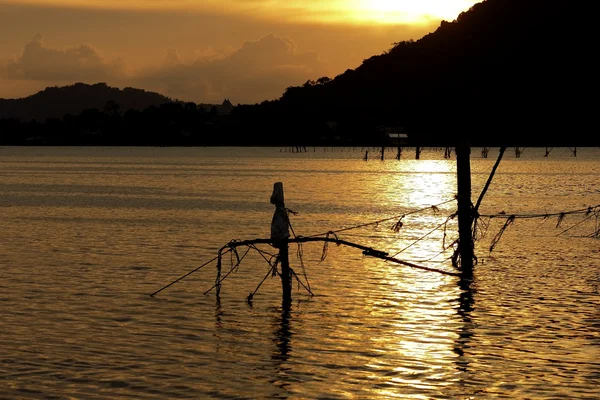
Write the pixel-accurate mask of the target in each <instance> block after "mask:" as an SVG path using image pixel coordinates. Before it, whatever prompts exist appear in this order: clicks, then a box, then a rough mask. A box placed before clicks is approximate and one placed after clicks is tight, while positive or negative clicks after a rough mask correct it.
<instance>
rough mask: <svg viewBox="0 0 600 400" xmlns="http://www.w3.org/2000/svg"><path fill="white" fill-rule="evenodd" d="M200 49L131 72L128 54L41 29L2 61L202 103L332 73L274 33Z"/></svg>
mask: <svg viewBox="0 0 600 400" xmlns="http://www.w3.org/2000/svg"><path fill="white" fill-rule="evenodd" d="M199 54H201V55H197V56H196V57H195V58H194V59H190V58H189V57H188V58H182V57H180V55H179V53H178V52H177V50H176V49H175V48H169V49H167V50H166V53H165V57H164V59H163V60H162V62H158V63H157V64H156V66H154V67H150V66H143V67H138V68H137V71H138V72H136V73H130V74H129V75H127V74H125V72H124V71H125V70H126V67H131V66H130V65H127V66H126V65H125V62H124V61H123V60H120V59H119V60H115V61H109V60H107V59H106V58H105V57H103V56H102V55H101V53H100V52H99V51H98V50H96V49H95V48H94V47H92V46H90V45H87V44H81V45H77V46H73V47H69V48H65V49H59V48H52V47H50V46H47V45H45V44H44V42H43V39H42V36H41V35H40V34H37V35H35V36H34V37H33V39H32V40H31V41H30V42H28V43H27V44H25V46H24V49H23V52H22V54H21V55H20V56H19V57H17V58H13V59H8V60H5V61H4V62H2V63H0V78H1V79H3V80H4V82H30V83H33V82H38V83H39V84H42V83H44V84H45V85H46V84H48V83H50V84H53V85H62V84H65V83H67V84H68V83H76V82H89V83H94V82H107V83H109V84H111V85H116V86H120V87H125V86H131V87H139V88H144V89H147V90H152V91H156V92H159V93H162V94H164V95H166V96H169V97H171V98H177V99H180V100H186V101H194V102H197V103H201V102H205V103H210V102H219V103H220V102H221V101H222V100H223V99H224V98H226V97H227V98H230V99H232V101H233V102H234V103H256V102H262V101H263V100H272V99H277V98H279V97H280V96H281V95H282V94H283V93H284V91H285V89H286V88H287V87H289V86H295V85H300V84H302V83H304V82H306V81H307V80H309V79H311V80H315V79H318V78H319V77H321V76H324V75H327V70H326V64H325V63H324V62H323V61H321V60H320V59H319V56H318V55H317V53H315V52H300V51H298V49H297V47H296V44H295V43H294V42H293V41H292V40H291V39H289V38H286V37H277V36H275V35H273V34H270V35H267V36H264V37H262V38H260V39H258V40H251V41H246V42H244V43H243V44H242V45H241V46H240V47H239V48H236V49H228V50H227V51H224V52H222V53H220V54H215V52H214V51H211V52H208V53H207V52H204V53H202V52H199Z"/></svg>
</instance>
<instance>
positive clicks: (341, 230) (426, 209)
mask: <svg viewBox="0 0 600 400" xmlns="http://www.w3.org/2000/svg"><path fill="white" fill-rule="evenodd" d="M453 201H456V199H452V200H447V201H444V202H442V203H439V204H436V205H433V206H429V207H425V208H421V209H419V210H414V211H411V212H408V213H404V214H399V215H396V216H393V217H389V218H383V219H380V220H377V221H372V222H367V223H364V224H359V225H354V226H349V227H347V228H342V229H338V230H335V231H327V232H323V233H319V234H315V235H310V236H306V237H318V236H323V235H326V234H328V233H340V232H345V231H349V230H352V229H358V228H364V227H366V226H371V225H379V224H380V223H382V222H387V221H391V220H393V219H398V218H402V217H405V216H407V215H411V214H416V213H419V212H423V211H428V210H431V209H437V208H438V207H439V206H442V205H444V204H447V203H450V202H453Z"/></svg>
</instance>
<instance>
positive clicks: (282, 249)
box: [271, 182, 292, 301]
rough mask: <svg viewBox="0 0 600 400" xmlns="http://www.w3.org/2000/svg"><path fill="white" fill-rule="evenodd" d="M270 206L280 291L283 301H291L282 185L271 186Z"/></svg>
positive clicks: (290, 279)
mask: <svg viewBox="0 0 600 400" xmlns="http://www.w3.org/2000/svg"><path fill="white" fill-rule="evenodd" d="M271 204H273V205H275V213H274V214H273V220H272V221H271V241H272V243H273V246H274V247H276V248H278V249H279V257H278V258H279V263H280V264H281V289H282V291H283V300H284V301H291V299H292V274H291V272H290V260H289V251H288V246H289V245H288V239H289V238H290V230H289V226H290V221H289V219H288V214H287V210H286V209H285V201H284V196H283V183H282V182H276V183H275V184H273V194H272V195H271Z"/></svg>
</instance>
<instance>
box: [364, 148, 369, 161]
mask: <svg viewBox="0 0 600 400" xmlns="http://www.w3.org/2000/svg"><path fill="white" fill-rule="evenodd" d="M363 160H365V161H368V160H369V150H365V158H363Z"/></svg>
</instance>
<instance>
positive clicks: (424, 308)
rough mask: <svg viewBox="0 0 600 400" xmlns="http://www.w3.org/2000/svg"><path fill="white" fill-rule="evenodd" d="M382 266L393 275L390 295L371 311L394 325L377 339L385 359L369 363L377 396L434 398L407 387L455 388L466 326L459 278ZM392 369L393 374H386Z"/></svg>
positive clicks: (387, 287) (375, 301) (386, 284)
mask: <svg viewBox="0 0 600 400" xmlns="http://www.w3.org/2000/svg"><path fill="white" fill-rule="evenodd" d="M381 268H383V274H384V275H385V276H386V277H387V280H385V281H383V282H382V283H383V284H382V287H383V288H385V291H386V293H384V294H383V293H382V295H381V296H380V297H378V298H376V299H372V300H371V304H370V307H371V310H372V311H371V312H372V313H373V314H374V315H376V316H377V317H378V318H381V319H382V320H388V321H389V329H386V330H382V331H381V333H384V335H383V336H379V337H376V338H372V341H373V342H374V344H373V347H374V348H379V349H380V351H381V352H382V353H383V354H385V360H380V359H376V360H375V362H373V363H371V364H369V365H368V366H369V367H370V368H371V369H372V370H373V374H372V376H371V379H373V380H378V383H379V384H378V385H377V386H378V388H374V389H373V397H401V398H415V399H418V398H423V399H425V398H430V397H428V396H425V395H423V394H422V393H418V391H416V392H414V393H406V391H405V390H404V391H403V390H401V388H403V387H407V386H409V387H411V388H415V389H419V388H421V389H424V390H426V391H431V390H434V391H439V390H441V389H442V388H443V387H447V386H452V385H454V384H455V380H456V375H457V363H456V361H457V358H458V355H457V353H456V340H457V339H458V333H456V330H457V329H455V328H454V326H456V328H459V327H460V324H461V321H460V317H459V315H458V313H457V309H458V308H460V306H459V305H458V301H457V299H458V298H459V296H460V295H459V292H460V288H459V287H458V285H457V280H456V278H455V277H450V276H444V275H438V274H431V275H424V274H420V273H418V272H415V271H412V270H410V269H409V268H406V267H399V266H397V265H392V264H385V263H382V265H381ZM392 360H401V362H398V363H394V362H392ZM389 367H391V371H388V372H387V373H382V370H385V369H386V368H389ZM382 377H386V381H385V382H381V379H382ZM381 386H383V388H379V387H381Z"/></svg>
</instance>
